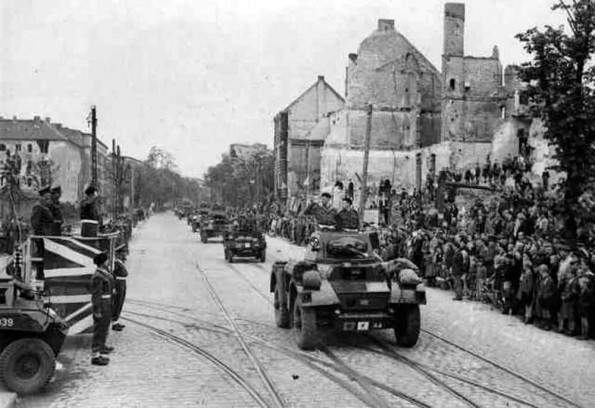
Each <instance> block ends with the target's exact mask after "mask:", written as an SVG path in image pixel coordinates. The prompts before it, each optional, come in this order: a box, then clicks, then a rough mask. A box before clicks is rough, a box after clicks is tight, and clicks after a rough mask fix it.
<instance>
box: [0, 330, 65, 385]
mask: <svg viewBox="0 0 595 408" xmlns="http://www.w3.org/2000/svg"><path fill="white" fill-rule="evenodd" d="M55 369H56V359H55V356H54V351H53V350H52V348H51V347H50V346H49V345H48V344H47V343H46V342H45V341H43V340H40V339H35V338H25V339H19V340H16V341H13V342H12V343H10V344H9V345H8V346H7V347H6V348H5V349H4V351H3V352H2V354H1V355H0V379H1V380H2V381H3V382H4V384H6V387H8V388H9V389H11V390H13V391H14V392H16V393H17V394H20V395H26V394H32V393H35V392H37V391H39V390H41V389H42V388H43V387H45V385H46V384H47V383H48V381H50V379H51V378H52V375H54V370H55Z"/></svg>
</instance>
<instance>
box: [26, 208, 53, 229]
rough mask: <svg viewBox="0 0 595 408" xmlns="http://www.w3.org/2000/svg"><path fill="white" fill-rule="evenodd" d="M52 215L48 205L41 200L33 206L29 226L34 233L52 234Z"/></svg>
mask: <svg viewBox="0 0 595 408" xmlns="http://www.w3.org/2000/svg"><path fill="white" fill-rule="evenodd" d="M53 226H54V216H53V215H52V212H51V210H50V208H49V207H48V205H47V204H46V203H44V202H43V201H42V200H40V201H38V202H37V203H36V204H35V205H34V206H33V212H32V214H31V227H32V228H33V234H35V235H52V229H53Z"/></svg>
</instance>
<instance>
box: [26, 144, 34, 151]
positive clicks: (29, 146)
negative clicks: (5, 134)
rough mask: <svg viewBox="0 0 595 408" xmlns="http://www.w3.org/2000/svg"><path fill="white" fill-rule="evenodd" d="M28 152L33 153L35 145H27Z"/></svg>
mask: <svg viewBox="0 0 595 408" xmlns="http://www.w3.org/2000/svg"><path fill="white" fill-rule="evenodd" d="M27 152H29V153H31V152H33V145H32V144H31V143H29V144H28V145H27Z"/></svg>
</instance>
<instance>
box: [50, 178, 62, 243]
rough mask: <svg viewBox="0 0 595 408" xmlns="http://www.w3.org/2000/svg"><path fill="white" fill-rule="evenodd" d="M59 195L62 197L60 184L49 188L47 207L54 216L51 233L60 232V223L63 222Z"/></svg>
mask: <svg viewBox="0 0 595 408" xmlns="http://www.w3.org/2000/svg"><path fill="white" fill-rule="evenodd" d="M60 197H62V188H61V187H60V186H56V187H53V188H52V189H51V190H50V205H49V209H50V211H51V212H52V216H53V217H54V228H53V231H52V232H53V234H52V235H61V234H62V225H63V224H64V216H63V215H62V206H61V205H60Z"/></svg>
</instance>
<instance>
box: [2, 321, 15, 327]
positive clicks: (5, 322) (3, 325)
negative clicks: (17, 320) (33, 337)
mask: <svg viewBox="0 0 595 408" xmlns="http://www.w3.org/2000/svg"><path fill="white" fill-rule="evenodd" d="M13 325H14V321H13V320H12V319H0V326H1V327H12V326H13Z"/></svg>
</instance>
